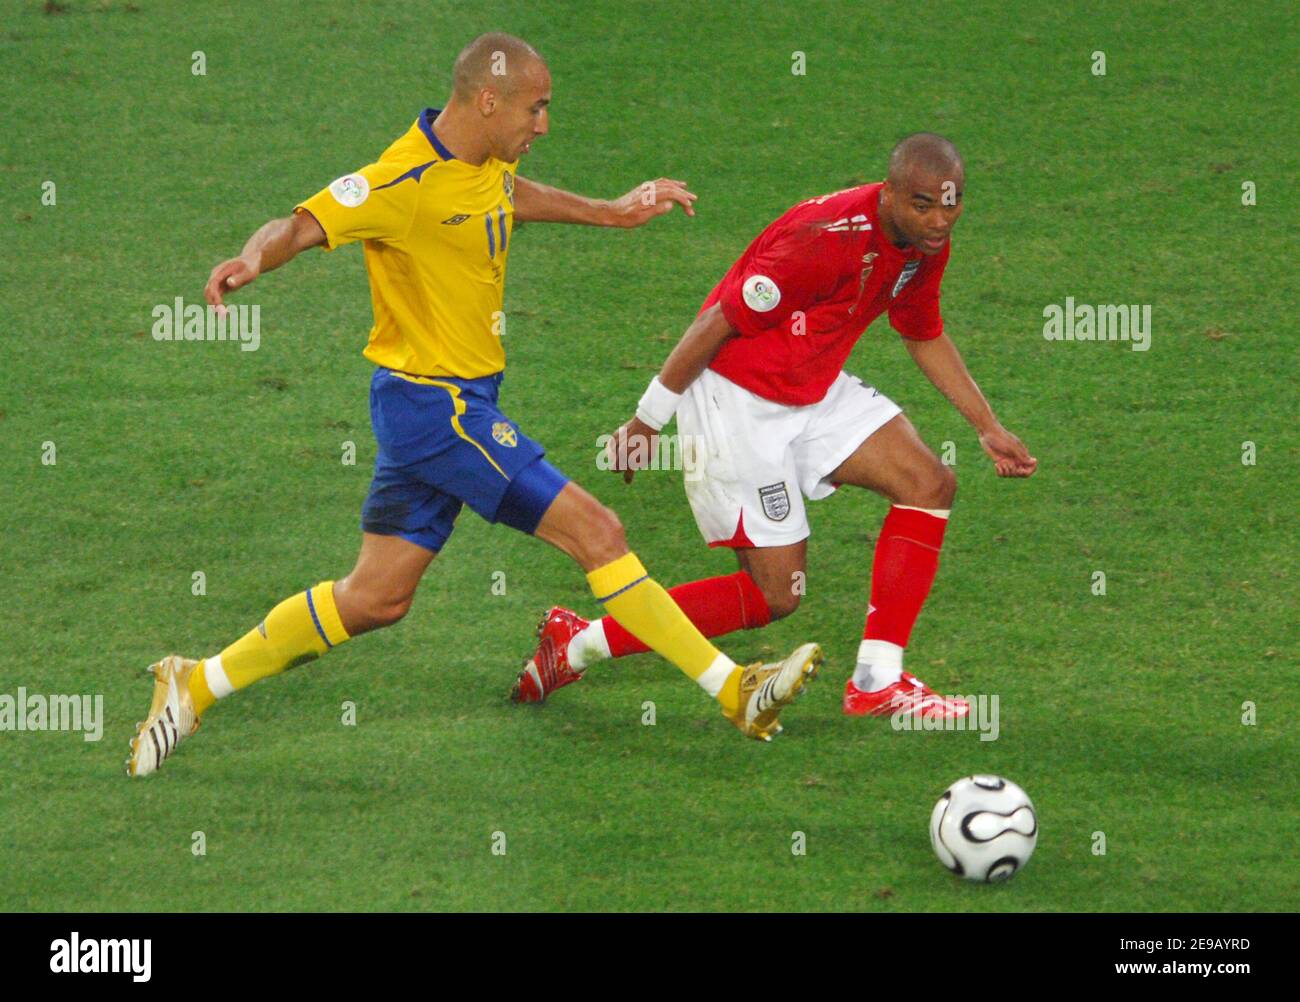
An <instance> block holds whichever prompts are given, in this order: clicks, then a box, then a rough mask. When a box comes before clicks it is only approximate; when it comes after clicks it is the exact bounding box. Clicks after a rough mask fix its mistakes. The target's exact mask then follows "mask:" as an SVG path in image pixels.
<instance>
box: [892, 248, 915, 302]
mask: <svg viewBox="0 0 1300 1002" xmlns="http://www.w3.org/2000/svg"><path fill="white" fill-rule="evenodd" d="M919 267H921V259H920V258H917V259H916V260H915V261H908V262H907V264H905V265H903V270H902V271H901V272H900V273H899V275H898V281H897V282H895V283H894V291H893V293H892V295H893V298H895V299H897V298H898V294H899V293H900V292H902V291H903V286H905V285H906V284H907V283H908V282H910V281H911V280H912V276H913V275H915V274H916V269H917V268H919Z"/></svg>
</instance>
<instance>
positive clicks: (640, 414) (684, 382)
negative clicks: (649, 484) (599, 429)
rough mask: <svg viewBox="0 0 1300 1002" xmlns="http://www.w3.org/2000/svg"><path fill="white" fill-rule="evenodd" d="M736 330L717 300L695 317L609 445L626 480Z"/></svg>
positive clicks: (614, 466) (612, 466) (651, 450)
mask: <svg viewBox="0 0 1300 1002" xmlns="http://www.w3.org/2000/svg"><path fill="white" fill-rule="evenodd" d="M735 333H736V332H735V330H734V329H733V328H732V326H731V324H730V323H728V322H727V318H726V317H725V316H723V313H722V307H721V306H719V305H717V304H716V303H715V304H714V305H713V306H710V307H709V308H708V309H707V310H705V311H704V312H703V313H701V314H700V315H699V316H698V317H696V318H695V322H694V323H693V324H691V325H690V326H689V327H687V328H686V333H685V334H683V335H682V338H681V340H680V341H678V342H677V346H676V347H675V348H673V350H672V352H671V353H670V354H669V355H668V359H667V360H666V361H665V362H664V365H663V368H662V369H660V370H659V375H657V376H656V377H655V378H654V380H653V381H651V383H650V387H649V389H647V390H646V392H645V395H644V396H643V397H642V398H641V402H640V403H639V404H638V405H637V409H636V414H635V415H634V416H633V418H632V420H630V421H628V422H627V423H626V424H625V425H623V426H622V427H621V428H619V429H618V431H616V432H614V436H613V438H612V440H611V441H610V443H609V445H608V447H607V448H608V453H609V462H610V469H612V470H621V471H622V472H623V482H624V483H629V484H630V483H631V482H632V476H633V474H634V473H635V471H636V469H637V466H636V464H635V462H634V461H633V460H634V458H635V457H637V456H642V457H648V456H652V455H654V450H655V449H656V443H655V436H656V435H657V434H658V432H659V429H660V428H662V427H663V426H664V425H666V424H667V423H668V422H669V421H671V420H672V416H673V413H674V412H675V411H676V410H677V402H678V401H679V400H680V399H681V396H682V394H683V393H685V392H686V390H687V389H688V388H689V387H690V385H691V383H693V382H695V380H696V379H697V378H698V377H699V375H700V373H701V372H703V371H704V370H705V369H706V368H707V367H708V364H709V363H710V362H712V361H713V356H714V355H716V354H717V353H718V349H720V348H721V347H722V345H723V343H724V342H726V340H727V339H728V338H730V337H733V336H734V335H735Z"/></svg>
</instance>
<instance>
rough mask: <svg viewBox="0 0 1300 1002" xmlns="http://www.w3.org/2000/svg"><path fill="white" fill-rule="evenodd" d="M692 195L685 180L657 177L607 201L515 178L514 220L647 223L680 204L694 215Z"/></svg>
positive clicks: (631, 225)
mask: <svg viewBox="0 0 1300 1002" xmlns="http://www.w3.org/2000/svg"><path fill="white" fill-rule="evenodd" d="M697 197H698V196H696V195H695V194H694V193H693V192H691V191H689V190H688V189H687V187H686V182H685V181H673V180H671V179H669V178H665V177H661V178H659V179H658V180H655V181H646V182H645V183H644V184H640V185H637V187H635V188H633V189H632V190H631V191H629V192H628V193H627V194H626V195H624V196H623V197H622V198H616V199H614V200H613V201H608V200H606V199H602V198H587V197H585V196H583V195H575V194H573V193H572V192H569V191H561V190H560V189H559V188H552V187H550V186H549V185H545V184H538V183H537V182H536V181H529V180H528V179H527V178H525V177H516V178H515V222H516V223H582V224H584V225H586V226H621V227H624V228H630V227H633V226H640V225H641V224H642V223H648V222H649V221H650V220H651V219H654V218H655V217H656V216H662V215H663V214H664V213H666V212H671V211H672V208H673V206H674V205H680V206H681V207H682V211H684V212H685V213H686V214H687V215H688V216H693V215H695V207H694V204H693V203H694V202H695V199H696V198H697Z"/></svg>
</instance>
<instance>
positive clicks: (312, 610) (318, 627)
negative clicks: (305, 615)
mask: <svg viewBox="0 0 1300 1002" xmlns="http://www.w3.org/2000/svg"><path fill="white" fill-rule="evenodd" d="M303 594H304V595H306V596H307V611H308V612H310V613H311V621H312V623H313V625H315V627H316V632H317V633H319V634H320V638H321V640H323V641H325V647H326V649H329V650H332V649H333V647H334V645H333V644H331V643H330V638H329V637H327V636H325V631H324V629H322V628H321V625H320V617H319V616H317V615H316V603H315V602H313V601H312V600H311V589H310V588H308V589H307V590H306V591H305V592H303Z"/></svg>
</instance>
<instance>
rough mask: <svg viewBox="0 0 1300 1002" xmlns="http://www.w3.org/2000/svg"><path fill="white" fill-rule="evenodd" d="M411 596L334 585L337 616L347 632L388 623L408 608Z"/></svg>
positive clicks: (353, 633) (376, 627)
mask: <svg viewBox="0 0 1300 1002" xmlns="http://www.w3.org/2000/svg"><path fill="white" fill-rule="evenodd" d="M340 584H342V582H340ZM414 598H415V596H414V595H407V596H405V597H399V598H393V597H392V596H386V595H383V594H381V593H379V592H371V591H363V590H358V589H357V588H355V587H344V588H340V587H339V586H338V585H336V586H335V589H334V601H335V604H336V605H337V606H338V611H339V617H340V619H342V621H343V628H344V629H345V630H347V631H348V634H349V635H350V636H356V635H357V634H358V633H366V632H368V631H370V630H379V629H382V628H384V627H385V626H392V625H393V624H394V623H396V622H398V621H400V620H401V619H402V618H403V617H404V616H405V615H406V614H407V613H408V612H410V611H411V603H412V601H413V600H414Z"/></svg>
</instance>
